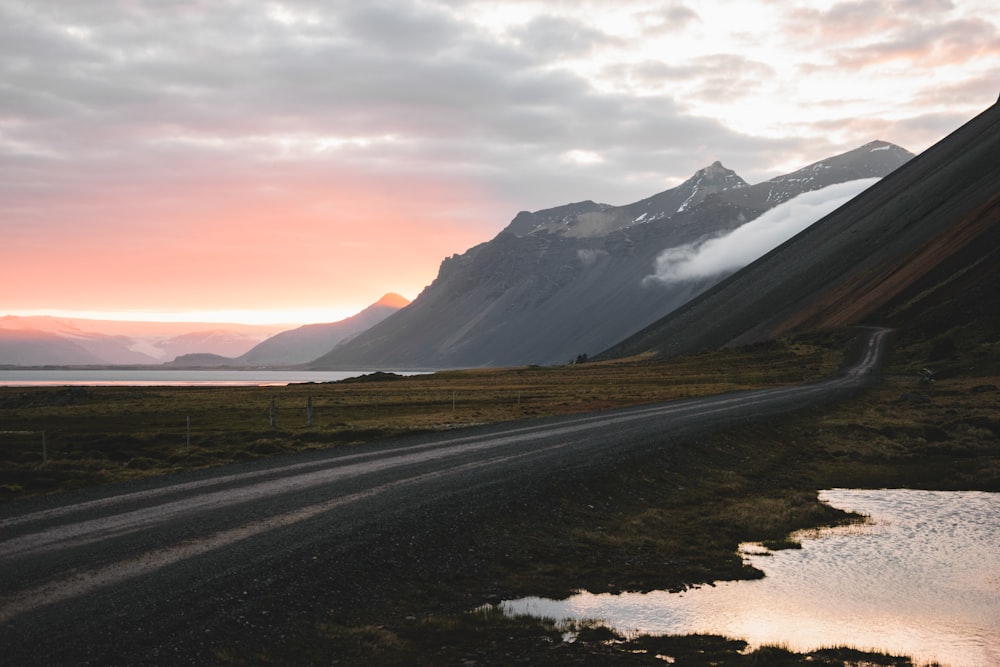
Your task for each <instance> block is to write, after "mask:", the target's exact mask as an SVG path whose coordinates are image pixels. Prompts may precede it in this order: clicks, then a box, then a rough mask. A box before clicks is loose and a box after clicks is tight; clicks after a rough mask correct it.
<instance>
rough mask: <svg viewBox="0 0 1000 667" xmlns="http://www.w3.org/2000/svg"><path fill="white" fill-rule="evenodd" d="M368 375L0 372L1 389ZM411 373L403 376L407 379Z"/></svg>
mask: <svg viewBox="0 0 1000 667" xmlns="http://www.w3.org/2000/svg"><path fill="white" fill-rule="evenodd" d="M367 372H368V371H271V370H218V369H213V370H194V371H193V370H137V369H130V368H122V369H109V370H90V369H87V370H0V387H55V386H96V387H102V386H109V387H110V386H129V387H154V386H156V387H160V386H164V387H187V386H205V385H212V386H226V387H240V386H251V387H253V386H259V387H267V386H277V385H286V384H289V383H292V382H336V381H337V380H343V379H345V378H349V377H357V376H358V375H364V374H366V373H367ZM410 374H411V373H404V375H410Z"/></svg>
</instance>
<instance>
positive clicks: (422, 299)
mask: <svg viewBox="0 0 1000 667" xmlns="http://www.w3.org/2000/svg"><path fill="white" fill-rule="evenodd" d="M911 157H912V155H911V154H910V153H909V152H907V151H905V150H904V149H902V148H899V147H898V146H894V145H892V144H888V143H885V142H872V143H870V144H866V145H865V146H862V147H860V148H858V149H855V150H853V151H849V152H847V153H844V154H842V155H838V156H834V157H831V158H828V159H826V160H822V161H820V162H816V163H814V164H811V165H808V166H807V167H804V168H803V169H799V170H796V171H794V172H792V173H790V174H785V175H783V176H779V177H777V178H774V179H771V180H768V181H765V182H763V183H759V184H756V185H749V184H747V183H746V181H744V180H743V179H742V178H740V177H739V175H738V174H736V173H735V172H733V171H732V170H730V169H727V168H726V167H725V166H723V165H722V164H721V163H720V162H715V163H713V164H711V165H709V166H708V167H705V168H704V169H701V170H699V171H698V172H696V173H695V174H694V175H693V176H692V177H691V178H689V179H688V180H687V181H685V182H684V183H682V184H681V185H679V186H677V187H675V188H671V189H669V190H666V191H663V192H660V193H658V194H656V195H653V196H652V197H648V198H646V199H643V200H641V201H638V202H634V203H632V204H628V205H625V206H610V205H607V204H601V203H595V202H593V201H583V202H578V203H574V204H568V205H565V206H559V207H555V208H551V209H545V210H541V211H535V212H521V213H519V214H518V215H517V216H515V218H514V219H513V220H512V221H511V222H510V224H509V225H508V226H507V227H506V228H505V229H504V230H503V231H501V232H500V233H499V234H498V235H497V236H496V237H495V238H494V239H492V240H491V241H488V242H485V243H482V244H479V245H477V246H475V247H473V248H471V249H469V250H468V251H466V252H465V253H463V254H461V255H453V256H452V257H449V258H447V259H445V260H444V261H443V262H442V264H441V267H440V270H439V272H438V276H437V278H436V279H435V280H434V282H433V283H432V284H431V285H430V286H428V287H427V288H426V289H425V290H424V291H423V292H422V293H421V294H420V295H419V296H418V297H417V298H416V299H415V300H414V301H413V303H411V304H410V305H409V306H407V307H406V308H404V309H402V310H400V311H399V312H398V313H396V314H394V315H392V316H391V317H389V318H387V319H386V320H384V321H383V322H380V323H379V324H377V325H375V326H373V327H372V328H371V329H369V330H368V331H366V332H364V333H363V334H360V335H358V336H357V337H355V338H354V339H352V340H350V341H347V342H345V343H343V344H341V345H339V346H338V347H337V348H336V349H334V350H332V351H330V352H329V353H328V354H325V355H324V356H322V357H320V358H319V359H317V360H316V361H314V362H312V363H311V364H310V367H313V368H319V369H351V370H353V369H364V368H449V367H474V366H510V365H522V364H532V363H535V364H553V363H565V362H567V361H570V360H572V359H574V358H575V357H577V356H578V355H581V354H594V353H595V352H597V351H600V350H603V349H606V348H607V347H609V346H611V345H613V344H614V343H616V342H618V341H621V340H622V339H624V338H626V337H627V336H629V335H631V334H632V333H634V332H636V331H639V330H640V329H642V328H644V327H645V326H647V325H649V324H651V323H653V322H655V321H656V320H658V319H659V318H661V317H663V316H664V315H665V314H667V313H669V312H671V311H673V310H674V309H676V308H678V307H679V306H681V305H682V304H684V303H686V302H687V301H689V300H690V299H691V298H693V297H695V296H697V295H698V294H700V293H702V292H703V291H705V290H706V289H708V288H709V287H711V286H712V285H713V284H715V283H716V282H718V281H719V280H720V279H721V278H723V277H724V275H725V273H724V272H723V273H713V274H712V275H710V276H701V277H695V278H692V279H686V280H682V281H671V282H664V281H655V280H653V281H650V280H647V278H648V277H649V276H650V275H654V274H656V272H657V270H658V268H657V259H658V258H659V257H660V256H661V255H662V253H663V252H664V251H665V250H668V249H670V248H678V247H682V246H685V245H689V244H700V243H705V242H707V241H709V240H710V239H713V238H716V237H722V236H724V235H726V234H728V233H730V232H732V231H734V230H736V229H738V228H740V227H742V226H743V225H745V224H747V223H748V222H750V221H752V220H755V219H756V218H757V217H759V216H760V215H761V214H762V213H764V212H765V211H768V210H770V209H773V208H774V207H776V206H778V205H779V204H782V203H784V202H787V201H788V200H790V199H792V198H794V197H795V196H797V195H800V194H802V193H805V192H811V191H815V190H820V189H822V188H825V187H827V186H830V185H834V184H838V183H844V182H846V181H855V180H858V179H865V178H879V177H882V176H884V175H885V174H887V173H890V172H891V171H893V170H894V169H896V168H897V167H899V166H900V165H901V164H903V163H905V162H906V161H907V160H908V159H910V158H911Z"/></svg>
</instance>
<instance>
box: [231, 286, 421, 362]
mask: <svg viewBox="0 0 1000 667" xmlns="http://www.w3.org/2000/svg"><path fill="white" fill-rule="evenodd" d="M409 303H410V302H409V300H408V299H406V298H404V297H402V296H400V295H399V294H395V293H393V292H390V293H388V294H386V295H385V296H383V297H382V298H381V299H379V300H378V301H376V302H375V303H373V304H372V305H370V306H368V307H367V308H365V309H364V310H362V311H361V312H360V313H358V314H357V315H354V316H352V317H348V318H347V319H343V320H340V321H338V322H331V323H328V324H307V325H305V326H301V327H299V328H297V329H291V330H289V331H283V332H281V333H279V334H277V335H274V336H272V337H270V338H268V339H267V340H265V341H262V342H261V343H258V344H257V345H255V346H254V347H253V349H251V350H250V351H248V352H247V353H246V354H243V355H240V356H239V357H237V358H236V359H234V360H232V362H233V363H234V364H235V365H239V366H293V365H296V364H304V363H306V362H307V361H312V360H313V359H315V358H317V357H319V356H321V355H323V354H325V353H327V352H329V351H330V350H332V349H333V348H335V347H336V346H337V345H338V344H340V343H343V342H344V341H346V340H350V339H351V338H352V337H354V336H357V335H358V334H359V333H361V332H363V331H365V330H367V329H370V328H371V327H372V326H374V325H376V324H378V323H379V322H381V321H382V320H384V319H385V318H387V317H389V316H390V315H392V314H393V313H395V312H396V311H398V310H399V309H400V308H403V307H405V306H406V305H407V304H409Z"/></svg>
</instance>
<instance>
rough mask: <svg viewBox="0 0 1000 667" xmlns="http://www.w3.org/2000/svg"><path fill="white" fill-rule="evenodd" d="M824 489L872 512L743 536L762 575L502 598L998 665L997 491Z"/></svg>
mask: <svg viewBox="0 0 1000 667" xmlns="http://www.w3.org/2000/svg"><path fill="white" fill-rule="evenodd" d="M820 498H821V499H822V500H824V501H825V502H827V503H829V504H831V505H833V506H835V507H839V508H841V509H844V510H849V511H855V512H860V513H863V514H866V515H868V516H870V517H871V521H870V522H869V523H868V524H866V525H864V526H850V527H845V528H837V529H829V530H821V531H811V532H809V533H800V534H798V535H797V536H796V537H797V538H799V539H800V540H802V547H803V548H802V549H801V550H786V551H779V552H774V553H773V554H768V553H766V552H765V550H763V549H762V548H760V547H752V546H749V545H747V546H746V547H745V551H746V555H745V557H746V558H747V559H748V560H749V561H750V562H751V563H752V564H753V565H754V566H755V567H757V568H759V569H761V570H763V571H764V572H765V573H766V577H765V578H764V579H761V580H757V581H738V582H723V583H720V584H717V585H716V586H715V587H702V588H698V589H695V590H689V591H687V592H685V593H681V594H671V593H667V592H663V591H658V592H653V593H648V594H638V593H627V594H623V595H592V594H589V593H581V594H579V595H576V596H573V597H571V598H569V599H567V600H563V601H553V600H546V599H542V598H525V599H522V600H514V601H509V602H505V603H504V607H505V608H506V610H507V611H508V612H510V613H529V614H533V615H538V616H546V617H552V618H557V619H601V620H604V621H605V622H607V623H608V624H609V625H611V626H612V627H614V628H616V629H618V630H619V631H620V632H624V633H627V634H631V633H643V634H689V633H714V634H723V635H728V636H731V637H740V638H743V639H745V640H747V641H748V642H749V643H750V644H751V645H752V646H759V645H761V644H779V645H786V646H788V647H789V648H790V649H792V650H796V651H809V650H814V649H817V648H821V647H824V646H836V645H847V646H855V647H858V648H861V649H869V650H879V651H886V652H889V653H894V654H901V655H909V656H912V657H913V658H914V659H915V660H916V661H917V662H918V663H928V662H931V661H937V662H940V663H941V664H944V665H950V666H951V667H980V666H982V667H995V666H997V665H1000V494H996V493H979V492H940V491H918V490H911V489H895V490H874V491H870V490H845V489H836V490H829V491H824V492H822V493H821V494H820Z"/></svg>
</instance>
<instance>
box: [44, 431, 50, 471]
mask: <svg viewBox="0 0 1000 667" xmlns="http://www.w3.org/2000/svg"><path fill="white" fill-rule="evenodd" d="M48 462H49V446H48V443H46V442H45V431H42V463H43V464H44V463H48Z"/></svg>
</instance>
